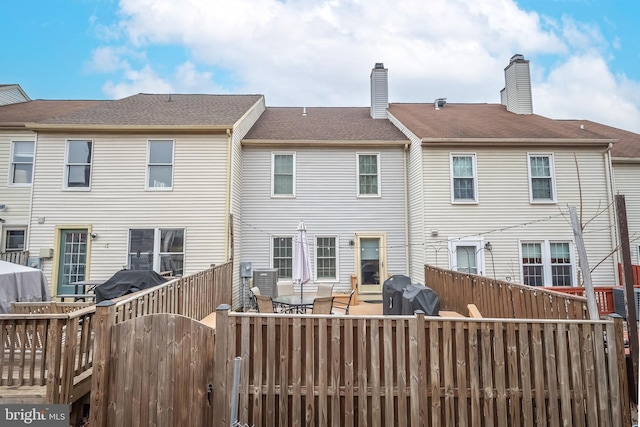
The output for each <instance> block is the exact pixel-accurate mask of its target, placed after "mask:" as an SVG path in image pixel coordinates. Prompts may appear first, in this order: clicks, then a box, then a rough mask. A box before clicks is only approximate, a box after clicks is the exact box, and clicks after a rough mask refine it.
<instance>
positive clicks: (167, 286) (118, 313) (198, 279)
mask: <svg viewBox="0 0 640 427" xmlns="http://www.w3.org/2000/svg"><path fill="white" fill-rule="evenodd" d="M232 288H233V262H232V261H229V262H227V263H225V264H221V265H218V266H214V267H211V268H209V269H207V270H205V271H202V272H199V273H195V274H192V275H190V276H186V277H182V278H180V279H175V280H172V281H170V282H167V283H164V284H162V285H159V286H156V287H154V288H150V289H146V290H144V291H141V292H136V293H135V294H132V295H125V296H123V297H120V298H117V299H115V300H113V301H102V302H101V303H99V304H97V305H96V306H95V307H96V313H97V317H96V328H95V337H96V338H95V347H94V348H95V355H94V368H95V369H94V370H93V376H92V384H91V390H92V394H91V412H90V415H89V416H90V423H91V427H95V426H107V425H109V424H107V406H108V401H109V398H110V385H109V384H110V383H109V378H110V377H109V374H110V371H111V362H112V358H113V356H114V353H117V352H118V348H119V347H118V346H117V345H114V344H113V343H112V332H113V329H114V326H115V325H117V324H120V323H123V322H126V321H128V320H132V319H137V318H139V317H142V316H146V315H152V314H159V313H169V314H179V315H182V316H185V317H188V318H191V319H195V320H202V319H204V318H205V317H207V316H208V315H209V314H211V313H213V312H214V311H215V307H217V306H218V305H220V304H231V298H232ZM138 350H139V351H138V353H137V354H136V356H135V357H142V358H144V359H145V360H157V357H158V352H163V351H164V350H167V348H151V347H148V346H145V347H144V348H142V347H140V348H139V349H138ZM129 354H132V353H129ZM154 358H156V359H154ZM113 384H116V383H113ZM114 386H115V387H121V386H122V385H121V384H117V385H114ZM111 391H113V390H111Z"/></svg>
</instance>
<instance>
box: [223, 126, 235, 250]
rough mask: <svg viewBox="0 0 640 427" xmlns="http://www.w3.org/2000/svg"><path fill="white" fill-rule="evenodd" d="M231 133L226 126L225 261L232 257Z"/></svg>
mask: <svg viewBox="0 0 640 427" xmlns="http://www.w3.org/2000/svg"><path fill="white" fill-rule="evenodd" d="M231 135H232V131H231V129H229V128H227V197H226V200H225V205H226V206H225V210H224V212H225V215H226V218H225V220H224V224H225V226H224V250H225V252H226V253H227V261H229V260H231V257H232V253H231V250H230V248H229V227H230V225H229V216H230V215H229V214H230V212H229V209H231V150H232V148H233V147H232V144H231Z"/></svg>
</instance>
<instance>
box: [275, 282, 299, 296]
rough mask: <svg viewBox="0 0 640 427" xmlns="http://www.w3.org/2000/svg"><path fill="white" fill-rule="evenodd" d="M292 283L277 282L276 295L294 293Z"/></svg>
mask: <svg viewBox="0 0 640 427" xmlns="http://www.w3.org/2000/svg"><path fill="white" fill-rule="evenodd" d="M294 294H295V291H294V290H293V283H278V296H279V297H281V296H285V295H294Z"/></svg>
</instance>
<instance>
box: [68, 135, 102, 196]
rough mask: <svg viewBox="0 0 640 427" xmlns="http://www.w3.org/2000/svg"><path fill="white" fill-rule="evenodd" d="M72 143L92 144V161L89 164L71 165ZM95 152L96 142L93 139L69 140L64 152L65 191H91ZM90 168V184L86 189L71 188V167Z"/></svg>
mask: <svg viewBox="0 0 640 427" xmlns="http://www.w3.org/2000/svg"><path fill="white" fill-rule="evenodd" d="M70 142H90V143H91V159H89V163H69V145H70V144H69V143H70ZM94 151H95V141H94V140H93V139H89V138H87V139H80V138H79V139H67V140H66V144H65V150H64V181H63V182H62V186H63V189H64V190H65V191H91V185H92V183H93V154H94ZM80 165H85V166H87V165H88V166H89V183H88V185H87V186H86V187H70V186H69V166H80Z"/></svg>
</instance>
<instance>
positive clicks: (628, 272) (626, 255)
mask: <svg viewBox="0 0 640 427" xmlns="http://www.w3.org/2000/svg"><path fill="white" fill-rule="evenodd" d="M616 214H617V219H618V221H617V222H618V235H619V236H620V250H621V251H622V257H621V258H622V271H623V273H624V274H623V275H622V278H623V279H624V301H625V308H626V312H627V329H628V332H629V350H630V353H631V361H632V362H633V378H634V379H635V380H637V379H638V356H639V351H638V323H637V316H636V296H635V292H634V290H633V285H634V282H633V271H632V269H631V249H630V248H629V229H628V227H627V205H626V203H625V200H624V195H622V194H617V195H616Z"/></svg>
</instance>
